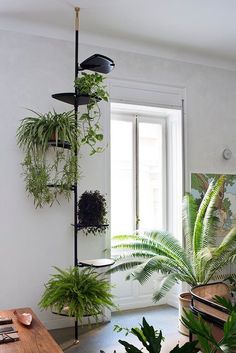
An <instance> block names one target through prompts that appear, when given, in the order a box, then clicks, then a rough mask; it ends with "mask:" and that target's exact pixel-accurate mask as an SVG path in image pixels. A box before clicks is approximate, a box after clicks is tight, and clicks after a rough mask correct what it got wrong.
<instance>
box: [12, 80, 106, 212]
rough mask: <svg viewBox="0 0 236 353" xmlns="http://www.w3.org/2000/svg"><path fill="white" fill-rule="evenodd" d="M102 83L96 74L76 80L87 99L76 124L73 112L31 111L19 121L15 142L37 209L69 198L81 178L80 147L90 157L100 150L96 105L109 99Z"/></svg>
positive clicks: (98, 118)
mask: <svg viewBox="0 0 236 353" xmlns="http://www.w3.org/2000/svg"><path fill="white" fill-rule="evenodd" d="M103 80H104V77H103V76H102V75H99V74H97V73H95V74H86V73H83V74H82V75H81V77H79V78H78V79H76V81H75V86H76V87H77V88H78V90H79V94H82V95H88V96H89V100H88V104H87V112H86V113H83V112H82V113H78V117H77V118H78V119H77V120H78V121H77V123H76V119H75V113H74V111H69V112H63V113H57V112H56V111H55V110H53V111H52V112H48V113H46V114H40V113H37V112H34V111H32V110H31V112H32V113H33V114H34V115H33V116H28V117H26V118H25V119H23V120H22V121H21V124H20V126H19V128H18V130H17V143H18V145H19V147H20V148H22V149H23V151H24V152H25V158H24V160H23V162H22V166H23V171H24V176H25V182H26V191H28V193H29V194H31V195H32V196H33V198H34V203H35V206H36V208H37V207H42V206H44V205H45V204H49V205H51V204H52V203H53V202H54V201H55V200H58V195H59V194H64V195H65V196H66V198H67V199H69V198H70V196H71V189H72V186H73V184H74V183H75V181H77V180H78V179H79V176H80V173H79V172H78V165H77V160H78V153H77V152H79V149H80V147H81V146H82V145H84V144H86V145H88V146H89V147H90V155H93V154H95V153H97V152H102V151H103V148H102V147H101V146H98V144H100V143H101V141H102V140H103V134H102V132H101V127H100V124H99V121H100V117H101V112H100V109H99V105H98V103H97V102H98V101H101V100H104V101H107V100H108V93H107V92H106V90H105V86H104V85H103ZM50 146H53V147H54V156H52V154H50V153H48V152H49V150H50V151H51V150H52V149H51V147H50ZM68 146H69V147H70V149H67V148H66V147H68ZM58 147H60V148H58ZM49 154H50V156H51V157H50V158H48V156H49ZM52 186H53V188H52Z"/></svg>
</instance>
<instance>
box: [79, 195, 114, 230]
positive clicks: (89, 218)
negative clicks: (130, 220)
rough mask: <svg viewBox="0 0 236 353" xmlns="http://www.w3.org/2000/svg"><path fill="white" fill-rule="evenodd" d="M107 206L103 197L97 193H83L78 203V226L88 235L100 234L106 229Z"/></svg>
mask: <svg viewBox="0 0 236 353" xmlns="http://www.w3.org/2000/svg"><path fill="white" fill-rule="evenodd" d="M106 215H107V204H106V199H105V197H104V196H103V195H102V194H101V193H100V192H99V191H98V190H96V191H85V192H84V193H83V194H82V195H81V196H80V199H79V202H78V219H79V226H80V228H81V229H82V230H83V232H84V233H85V234H86V235H88V234H93V235H96V234H102V233H104V231H105V230H106V228H107V227H108V224H107V222H108V221H107V218H106Z"/></svg>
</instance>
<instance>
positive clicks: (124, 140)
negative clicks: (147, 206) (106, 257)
mask: <svg viewBox="0 0 236 353" xmlns="http://www.w3.org/2000/svg"><path fill="white" fill-rule="evenodd" d="M132 131H133V124H132V122H130V121H118V120H112V121H111V205H112V207H111V234H112V235H116V234H122V233H123V234H132V233H133V230H134V225H133V219H134V215H133V133H132Z"/></svg>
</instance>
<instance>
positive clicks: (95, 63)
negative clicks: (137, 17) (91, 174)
mask: <svg viewBox="0 0 236 353" xmlns="http://www.w3.org/2000/svg"><path fill="white" fill-rule="evenodd" d="M79 13H80V8H79V7H75V65H74V67H75V90H74V92H69V93H57V94H53V95H52V97H53V98H55V99H58V100H60V101H62V102H65V103H69V104H72V105H73V106H74V119H75V134H76V139H78V137H79V136H78V124H79V123H80V122H81V120H82V121H83V119H84V118H87V121H88V130H87V133H86V134H85V137H84V139H85V141H84V143H87V144H88V145H89V146H90V147H91V148H92V152H91V153H90V154H93V152H96V151H98V152H100V150H97V149H96V148H95V147H94V145H93V144H95V143H96V142H97V141H100V140H102V138H103V135H101V134H100V132H99V131H98V132H97V131H96V130H92V129H90V121H93V119H94V120H95V121H96V109H95V107H97V106H96V105H97V102H98V101H100V100H105V101H107V100H108V94H107V93H106V91H105V90H104V87H103V86H101V84H102V81H103V77H102V76H101V75H99V74H98V72H99V73H103V74H107V73H109V72H110V71H111V70H112V69H113V68H114V66H115V64H114V62H113V60H111V59H110V58H108V57H106V56H104V55H101V54H94V55H92V56H90V57H89V58H87V59H86V60H84V61H83V62H82V63H81V64H79V62H78V52H79ZM84 70H90V71H94V72H95V73H94V74H91V75H90V77H89V84H87V85H85V86H86V87H83V85H82V83H84V82H85V83H86V82H88V81H86V78H88V74H86V73H84V72H82V73H81V82H82V83H81V82H79V79H78V74H79V72H80V71H84ZM83 78H84V80H83ZM91 87H92V88H93V89H92V90H91ZM80 105H87V113H86V114H85V115H84V114H83V115H82V116H80V117H79V106H80ZM98 111H99V109H98ZM99 112H100V111H99ZM95 126H96V123H95ZM82 142H83V141H82ZM74 156H75V159H76V161H78V144H75V148H74ZM77 173H78V170H77V168H76V170H75V176H74V183H73V185H72V190H73V194H74V200H73V202H74V211H73V212H74V224H73V226H74V267H93V268H97V267H105V266H111V265H112V264H114V261H113V260H112V259H95V260H87V261H86V260H83V261H79V260H78V249H77V246H78V243H77V233H78V230H79V228H78V224H79V220H78V182H77V180H78V178H77ZM77 270H80V269H79V268H78V269H77ZM74 328H75V331H74V338H75V340H74V343H73V344H77V343H78V342H79V341H78V318H76V317H75V327H74Z"/></svg>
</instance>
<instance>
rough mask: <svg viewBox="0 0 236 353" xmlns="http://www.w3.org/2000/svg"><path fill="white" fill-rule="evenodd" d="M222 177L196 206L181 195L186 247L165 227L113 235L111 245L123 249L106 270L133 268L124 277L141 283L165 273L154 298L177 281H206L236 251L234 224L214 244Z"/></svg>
mask: <svg viewBox="0 0 236 353" xmlns="http://www.w3.org/2000/svg"><path fill="white" fill-rule="evenodd" d="M224 180H225V177H224V176H221V177H219V178H217V179H215V180H213V181H212V182H211V183H210V185H209V187H208V190H207V192H206V193H205V195H204V198H203V200H202V202H201V204H200V206H199V207H198V206H197V204H196V201H195V199H194V197H193V196H192V195H191V194H187V195H186V196H185V197H184V207H183V222H184V235H185V239H184V240H185V248H183V247H182V246H181V244H180V243H179V241H178V240H177V239H176V238H175V237H174V236H173V235H171V234H169V233H168V232H165V231H152V232H146V233H144V234H134V235H120V236H114V237H113V242H116V243H115V244H114V245H113V248H114V249H120V250H125V251H126V252H125V254H124V255H122V256H120V258H119V259H118V263H116V264H115V266H114V267H113V268H112V269H110V270H109V271H108V272H110V273H114V272H117V271H125V270H130V269H133V271H132V272H131V274H129V275H128V276H127V278H128V279H130V278H133V279H136V280H138V281H139V282H140V283H141V284H143V283H144V282H145V281H147V280H148V279H149V278H150V276H151V275H152V274H153V273H155V272H160V273H162V274H164V275H165V279H164V280H163V283H162V284H161V287H160V289H159V290H158V291H156V292H155V293H154V295H153V300H154V302H157V301H158V300H160V299H161V298H162V297H163V296H164V295H165V294H166V293H167V292H168V291H169V290H170V289H171V288H172V286H173V285H174V284H175V283H177V282H179V281H182V282H185V283H187V284H189V285H190V286H191V287H193V286H196V285H199V284H206V283H208V282H209V281H210V280H211V279H213V278H214V275H216V274H217V273H218V272H219V271H220V270H222V268H223V267H224V266H225V265H226V264H228V263H229V262H230V261H231V260H232V259H234V257H235V254H236V228H233V229H231V230H230V231H229V232H228V234H227V235H226V236H225V237H224V238H223V239H222V241H221V243H220V244H219V245H217V244H216V234H215V228H216V224H217V222H218V219H217V217H216V216H215V210H216V208H215V204H216V201H217V198H218V196H219V194H220V192H221V190H222V189H223V188H224Z"/></svg>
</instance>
